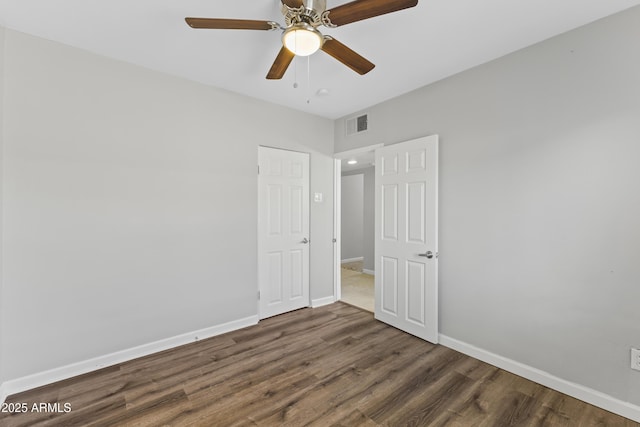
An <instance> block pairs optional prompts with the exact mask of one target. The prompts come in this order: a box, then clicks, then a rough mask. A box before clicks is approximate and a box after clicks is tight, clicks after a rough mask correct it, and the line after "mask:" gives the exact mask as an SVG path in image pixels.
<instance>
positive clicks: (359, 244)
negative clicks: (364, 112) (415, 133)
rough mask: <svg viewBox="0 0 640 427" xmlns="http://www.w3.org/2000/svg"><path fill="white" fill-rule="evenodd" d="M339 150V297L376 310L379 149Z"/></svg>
mask: <svg viewBox="0 0 640 427" xmlns="http://www.w3.org/2000/svg"><path fill="white" fill-rule="evenodd" d="M382 145H383V144H379V145H376V146H371V147H365V148H363V149H358V150H351V151H347V152H342V153H338V154H336V159H337V160H336V168H339V169H340V170H339V172H337V173H336V181H337V182H338V185H339V187H340V191H339V192H337V194H338V195H339V196H338V197H339V200H338V202H339V209H337V211H338V212H339V215H340V224H341V227H340V232H339V233H338V236H339V248H340V251H339V252H340V256H339V259H338V260H337V264H338V266H339V267H340V268H339V276H340V280H339V284H338V287H339V289H336V296H337V299H340V300H341V301H343V302H346V303H348V304H351V305H354V306H356V307H359V308H362V309H364V310H367V311H370V312H373V311H374V307H375V288H374V286H375V253H374V246H375V236H374V230H375V229H374V227H375V149H376V148H379V147H381V146H382Z"/></svg>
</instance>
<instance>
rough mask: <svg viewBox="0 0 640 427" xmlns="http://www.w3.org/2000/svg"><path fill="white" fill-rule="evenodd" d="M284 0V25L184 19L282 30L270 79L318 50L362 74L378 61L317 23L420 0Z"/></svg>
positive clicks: (334, 23)
mask: <svg viewBox="0 0 640 427" xmlns="http://www.w3.org/2000/svg"><path fill="white" fill-rule="evenodd" d="M281 1H282V14H283V15H284V21H285V23H286V26H285V27H283V26H281V25H280V24H278V23H277V22H273V21H256V20H247V19H219V18H185V21H187V24H188V25H189V26H190V27H191V28H209V29H221V30H281V31H283V33H282V44H283V46H282V48H281V49H280V53H279V54H278V56H277V57H276V60H275V62H274V63H273V65H272V66H271V69H270V70H269V73H268V74H267V79H270V80H277V79H281V78H282V77H283V76H284V73H285V72H286V71H287V68H288V67H289V64H291V61H292V60H293V58H294V57H295V56H296V55H298V56H309V55H311V54H313V53H315V52H316V51H318V50H322V51H323V52H325V53H327V54H329V55H330V56H332V57H334V58H335V59H337V60H338V61H340V62H342V63H343V64H344V65H346V66H347V67H349V68H351V69H352V70H353V71H355V72H357V73H358V74H361V75H363V74H366V73H368V72H369V71H371V70H372V69H373V68H374V67H375V65H374V64H373V63H371V62H370V61H369V60H367V59H366V58H364V57H362V56H361V55H359V54H358V53H356V52H354V51H353V50H351V49H350V48H348V47H347V46H345V45H344V44H342V43H340V42H339V41H338V40H336V39H334V38H333V37H331V36H326V35H323V34H322V33H320V31H318V27H319V26H320V25H324V26H325V27H328V28H335V27H339V26H342V25H346V24H350V23H352V22H356V21H362V20H363V19H368V18H373V17H375V16H380V15H385V14H387V13H391V12H396V11H399V10H402V9H407V8H410V7H414V6H416V5H417V4H418V0H355V1H352V2H350V3H346V4H343V5H341V6H338V7H335V8H333V9H329V10H327V7H326V3H327V1H326V0H281Z"/></svg>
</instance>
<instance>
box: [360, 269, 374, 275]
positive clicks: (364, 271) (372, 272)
mask: <svg viewBox="0 0 640 427" xmlns="http://www.w3.org/2000/svg"><path fill="white" fill-rule="evenodd" d="M362 272H363V273H364V274H368V275H369V276H375V275H376V272H375V271H373V270H368V269H366V268H363V269H362Z"/></svg>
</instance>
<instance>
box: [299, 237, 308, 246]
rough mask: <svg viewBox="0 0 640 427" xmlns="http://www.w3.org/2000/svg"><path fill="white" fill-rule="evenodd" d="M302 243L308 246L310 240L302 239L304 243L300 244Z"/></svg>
mask: <svg viewBox="0 0 640 427" xmlns="http://www.w3.org/2000/svg"><path fill="white" fill-rule="evenodd" d="M300 243H304V244H305V245H306V244H307V243H309V239H307V238H306V237H305V238H304V239H302V242H300Z"/></svg>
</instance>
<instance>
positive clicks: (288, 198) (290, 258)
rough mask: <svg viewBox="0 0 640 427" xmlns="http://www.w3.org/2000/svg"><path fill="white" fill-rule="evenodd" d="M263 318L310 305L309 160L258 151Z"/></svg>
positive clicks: (302, 156)
mask: <svg viewBox="0 0 640 427" xmlns="http://www.w3.org/2000/svg"><path fill="white" fill-rule="evenodd" d="M258 163H259V174H258V286H259V291H260V294H259V295H260V297H259V298H260V302H259V309H260V318H262V319H264V318H266V317H270V316H275V315H277V314H282V313H285V312H288V311H292V310H296V309H298V308H302V307H307V306H308V305H309V241H308V237H309V155H308V154H306V153H297V152H293V151H286V150H278V149H275V148H267V147H259V154H258Z"/></svg>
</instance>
